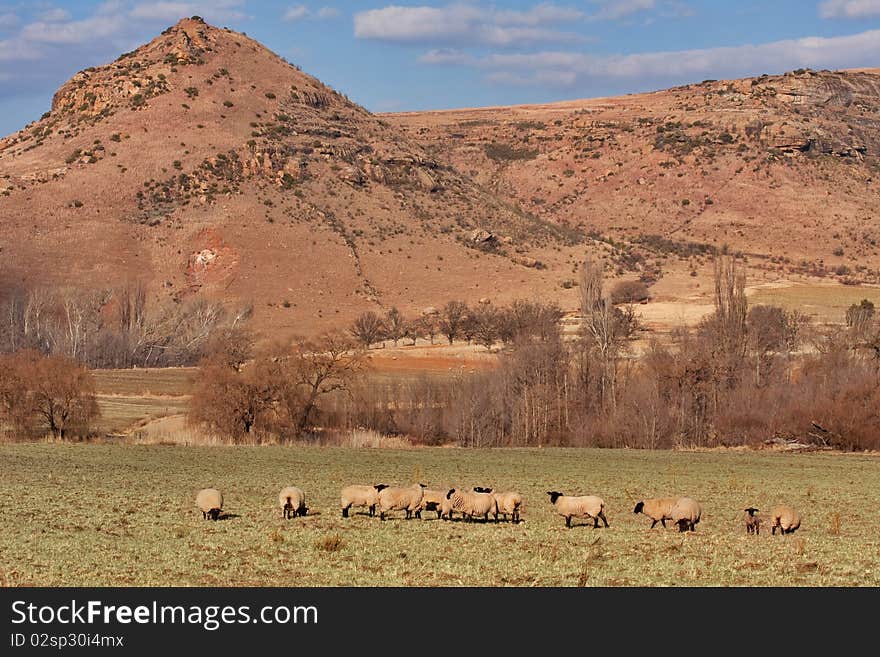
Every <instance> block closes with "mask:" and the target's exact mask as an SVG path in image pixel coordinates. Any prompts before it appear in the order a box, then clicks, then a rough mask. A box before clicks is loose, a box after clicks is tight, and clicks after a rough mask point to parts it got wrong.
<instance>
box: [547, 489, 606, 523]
mask: <svg viewBox="0 0 880 657" xmlns="http://www.w3.org/2000/svg"><path fill="white" fill-rule="evenodd" d="M547 494H548V495H549V496H550V504H552V505H553V507H554V510H555V511H556V513H558V514H559V515H561V516H562V517H564V518H565V526H566V527H571V519H572V518H592V519H593V528H596V527H598V526H599V521H600V520H601V521H602V522H603V523H604V525H605V526H606V527H608V526H609V525H608V519H607V518H606V517H605V500H603V499H602V498H601V497H597V496H596V495H579V496H575V495H565V494H564V493H560V492H559V491H555V490H552V491H547Z"/></svg>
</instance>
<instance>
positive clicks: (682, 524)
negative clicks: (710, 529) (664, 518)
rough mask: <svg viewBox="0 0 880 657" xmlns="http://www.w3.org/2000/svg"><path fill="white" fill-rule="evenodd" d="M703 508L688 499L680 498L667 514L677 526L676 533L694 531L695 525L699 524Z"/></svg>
mask: <svg viewBox="0 0 880 657" xmlns="http://www.w3.org/2000/svg"><path fill="white" fill-rule="evenodd" d="M702 514H703V507H701V506H700V503H699V502H697V501H696V500H694V499H691V498H690V497H680V498H679V499H678V501H677V502H676V503H675V506H673V507H672V510H671V511H670V512H669V518H670V519H671V520H672V522H674V523H675V524H676V525H678V531H680V532H683V531H691V532H692V531H696V527H695V525H696V524H697V523H698V522H700V516H701V515H702Z"/></svg>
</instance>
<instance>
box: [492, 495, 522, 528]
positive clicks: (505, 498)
mask: <svg viewBox="0 0 880 657" xmlns="http://www.w3.org/2000/svg"><path fill="white" fill-rule="evenodd" d="M492 497H494V498H495V504H496V505H497V506H498V509H497V512H496V514H495V520H498V516H499V515H503V516H504V520H505V521H507V518H508V516H510V520H511V521H512V522H519V521H520V517H519V513H520V509H521V508H522V503H523V498H522V495H520V494H519V493H517V492H516V491H512V490H511V491H506V492H504V493H492Z"/></svg>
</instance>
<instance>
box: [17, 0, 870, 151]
mask: <svg viewBox="0 0 880 657" xmlns="http://www.w3.org/2000/svg"><path fill="white" fill-rule="evenodd" d="M193 14H199V15H201V16H203V17H204V18H205V19H206V20H208V21H209V22H211V23H213V24H215V25H218V26H220V27H230V28H232V29H234V30H238V31H241V32H246V33H247V34H248V35H249V36H251V37H253V38H255V39H257V40H259V41H261V42H263V43H265V44H266V45H267V46H268V47H269V48H271V49H272V50H274V51H275V52H276V53H278V54H279V55H281V56H283V57H285V58H286V59H288V60H289V61H291V62H294V63H296V64H298V65H300V66H301V67H302V68H303V70H304V71H306V72H307V73H310V74H312V75H315V76H316V77H318V78H319V79H321V80H322V81H323V82H325V83H327V84H329V85H331V86H332V87H334V88H336V89H338V90H339V91H342V92H343V93H345V94H347V95H348V96H349V97H350V98H351V99H352V100H354V101H356V102H359V103H361V104H362V105H364V106H366V107H367V108H368V109H370V110H372V111H377V112H378V111H403V110H415V109H430V108H438V109H439V108H449V107H473V106H484V105H507V104H514V103H537V102H548V101H554V100H565V99H571V98H585V97H596V96H606V95H612V94H624V93H632V92H640V91H650V90H653V89H660V88H665V87H668V86H673V85H677V84H683V83H687V82H699V81H701V80H704V79H707V78H726V77H745V76H751V75H759V74H761V73H780V72H783V71H786V70H791V69H794V68H798V67H802V66H803V67H811V68H817V69H821V68H831V69H836V68H851V67H861V66H880V0H772V1H769V2H768V1H767V0H731V1H729V2H727V1H710V0H569V1H566V0H559V1H558V2H557V1H555V0H554V1H553V2H540V1H538V2H535V1H525V0H511V1H509V2H482V1H478V0H459V1H455V0H453V1H452V2H435V1H432V0H418V1H414V2H411V1H407V0H392V1H387V2H374V1H372V0H359V1H348V2H345V1H341V0H316V1H314V2H312V1H303V2H298V1H297V0H294V1H293V2H281V1H276V0H270V1H263V0H261V1H259V2H258V1H256V0H214V1H213V2H203V1H199V0H196V1H193V2H187V1H185V0H183V1H176V0H162V1H155V2H153V1H150V0H104V1H88V0H75V1H70V2H43V1H38V2H16V1H15V0H0V134H8V133H10V132H13V131H15V130H17V129H18V128H20V127H22V126H23V125H24V124H26V123H27V122H28V121H31V120H33V119H35V118H38V117H39V116H40V115H41V114H42V113H43V112H44V111H46V110H47V109H48V108H49V105H50V103H51V98H52V93H53V92H54V91H55V89H57V88H58V86H60V85H61V84H62V83H63V82H64V81H65V80H67V79H68V78H70V76H72V75H73V74H74V73H76V72H77V71H78V70H81V69H83V68H86V67H89V66H95V65H99V64H103V63H106V62H109V61H111V60H113V59H115V58H116V57H117V56H118V55H119V54H121V53H122V52H126V51H128V50H131V49H133V48H134V47H136V46H138V45H140V44H142V43H145V42H146V41H149V40H150V39H151V38H153V37H154V36H156V35H157V34H158V33H159V32H160V31H161V30H163V29H164V28H165V27H167V26H169V25H171V24H173V23H175V22H176V21H177V20H178V19H179V18H182V17H184V16H190V15H193Z"/></svg>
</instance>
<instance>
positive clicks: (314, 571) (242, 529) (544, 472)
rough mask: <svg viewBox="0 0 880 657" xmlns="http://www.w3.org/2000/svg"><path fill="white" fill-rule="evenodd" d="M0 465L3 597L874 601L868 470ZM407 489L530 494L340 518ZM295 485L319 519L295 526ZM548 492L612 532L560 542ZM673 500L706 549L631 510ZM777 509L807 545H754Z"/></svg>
mask: <svg viewBox="0 0 880 657" xmlns="http://www.w3.org/2000/svg"><path fill="white" fill-rule="evenodd" d="M0 462H2V463H3V476H2V477H0V517H2V518H3V519H4V527H5V529H4V531H3V532H2V533H0V584H4V585H15V586H18V585H47V586H61V585H120V586H133V585H161V586H169V585H182V586H192V585H219V586H244V585H277V586H285V585H295V586H338V585H353V586H384V585H390V586H441V585H442V586H479V585H485V586H578V585H583V586H878V585H880V569H878V568H877V566H876V564H877V559H878V556H880V553H878V550H880V548H878V545H877V539H876V537H877V535H878V533H880V531H878V530H880V526H878V522H880V521H878V519H877V518H876V514H875V513H874V509H875V508H876V507H877V504H878V503H880V468H878V465H880V462H878V457H877V456H871V455H847V454H827V453H814V454H779V453H754V452H734V451H719V452H649V451H637V450H575V449H544V450H540V449H509V450H463V449H427V448H423V449H401V450H396V449H385V450H375V449H346V448H330V447H328V448H317V447H278V446H271V447H162V446H146V445H145V446H137V445H128V446H123V445H88V444H78V445H67V444H56V445H48V444H18V445H3V446H0ZM414 477H415V478H417V479H418V480H420V481H424V482H425V483H427V484H429V485H431V486H432V487H434V486H436V487H443V486H447V485H449V486H472V485H486V486H492V487H495V488H497V489H508V488H510V489H516V490H519V491H520V492H521V493H522V494H523V495H524V497H525V498H526V502H525V507H524V510H523V520H524V522H522V523H520V524H518V525H513V524H509V523H498V524H495V523H488V524H483V523H464V522H445V521H438V520H435V519H433V514H426V518H425V519H424V520H410V521H406V520H403V519H402V518H400V516H401V515H402V514H392V515H393V516H395V517H394V518H393V519H391V520H387V521H385V522H382V521H380V520H379V519H378V518H369V517H368V516H367V515H365V514H364V513H361V512H357V513H355V514H353V516H352V517H351V518H347V519H344V518H342V517H341V516H340V513H339V500H338V493H339V490H340V489H341V488H342V487H343V486H344V485H346V484H350V483H375V482H376V481H379V480H381V481H382V482H384V483H388V484H395V483H397V484H404V485H406V484H409V483H411V482H412V481H413V479H414ZM289 484H295V485H299V486H301V487H302V488H303V490H304V491H305V492H306V498H307V500H308V506H309V514H308V515H307V516H305V517H299V518H295V519H291V520H286V521H285V520H283V519H282V518H281V517H280V514H279V512H278V508H277V499H276V496H277V492H278V490H279V489H280V488H281V487H282V486H284V485H289ZM204 486H216V487H218V488H220V489H221V490H222V491H223V492H224V497H225V500H226V505H225V509H224V516H223V519H222V520H220V521H218V522H210V521H204V520H202V517H201V514H200V513H199V512H198V510H197V509H196V508H195V506H194V496H195V493H196V491H197V490H198V489H199V488H202V487H204ZM550 487H552V488H555V489H559V490H562V491H564V492H567V493H568V492H570V493H596V494H600V495H602V496H603V497H604V498H605V501H606V504H607V505H608V517H609V522H610V524H611V528H610V529H597V530H594V529H592V527H591V526H588V525H589V523H588V524H586V525H585V524H582V523H579V524H578V526H576V527H575V528H573V529H571V530H566V529H565V527H564V523H563V521H562V519H561V518H559V516H557V515H555V514H553V513H552V512H551V509H550V506H549V503H548V501H547V496H546V494H545V491H546V490H549V489H550ZM667 493H682V494H688V495H691V496H693V497H696V498H697V499H699V500H700V501H701V502H702V503H703V505H704V515H703V520H702V522H701V523H700V524H699V525H698V528H697V531H696V532H695V533H694V534H686V535H683V534H679V533H678V532H677V531H675V530H674V529H668V530H662V529H660V528H659V526H658V527H657V528H656V529H654V530H649V529H648V526H649V524H650V523H648V522H647V521H646V519H645V518H644V516H641V515H634V514H633V513H632V508H633V504H634V502H635V501H636V500H637V499H638V498H639V497H643V496H648V495H663V494H667ZM777 502H785V503H788V504H791V505H793V506H794V507H795V508H797V509H799V510H800V511H801V512H802V514H803V525H802V527H801V529H800V530H798V532H797V533H796V534H793V535H791V536H770V535H769V533H767V534H766V535H765V534H764V533H762V535H760V536H757V537H755V536H748V535H746V533H745V530H744V529H743V526H742V508H744V507H745V506H746V505H748V504H754V505H756V506H757V507H759V508H763V507H767V508H769V506H770V505H772V504H774V503H777ZM835 514H837V515H838V516H839V517H840V522H839V525H838V524H837V523H835V521H834V517H835ZM427 516H432V517H431V518H428V517H427Z"/></svg>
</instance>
